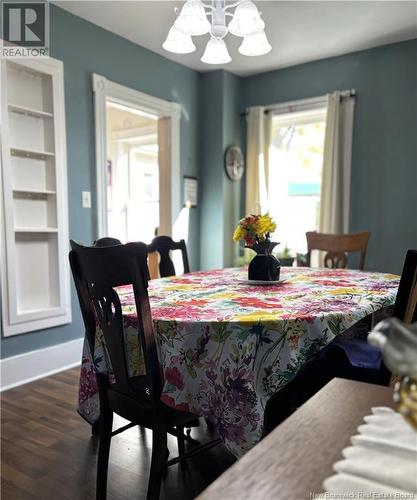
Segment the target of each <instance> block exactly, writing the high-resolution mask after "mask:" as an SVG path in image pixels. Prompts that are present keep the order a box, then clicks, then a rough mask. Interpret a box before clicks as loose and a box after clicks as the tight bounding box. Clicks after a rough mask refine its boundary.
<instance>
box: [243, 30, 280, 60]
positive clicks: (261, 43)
mask: <svg viewBox="0 0 417 500" xmlns="http://www.w3.org/2000/svg"><path fill="white" fill-rule="evenodd" d="M271 50H272V47H271V44H270V43H269V42H268V39H267V38H266V34H265V31H258V33H254V34H253V35H248V36H245V38H244V39H243V42H242V44H241V46H240V47H239V52H240V53H241V54H242V55H244V56H263V55H264V54H268V52H270V51H271Z"/></svg>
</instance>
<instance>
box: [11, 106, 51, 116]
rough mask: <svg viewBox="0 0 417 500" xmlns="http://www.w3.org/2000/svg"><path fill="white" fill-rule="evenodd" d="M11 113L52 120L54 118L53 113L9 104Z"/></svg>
mask: <svg viewBox="0 0 417 500" xmlns="http://www.w3.org/2000/svg"><path fill="white" fill-rule="evenodd" d="M9 111H11V112H12V113H19V114H21V115H29V116H34V117H35V118H52V117H53V116H54V115H53V113H49V111H41V110H40V109H33V108H28V107H27V106H20V105H19V104H9Z"/></svg>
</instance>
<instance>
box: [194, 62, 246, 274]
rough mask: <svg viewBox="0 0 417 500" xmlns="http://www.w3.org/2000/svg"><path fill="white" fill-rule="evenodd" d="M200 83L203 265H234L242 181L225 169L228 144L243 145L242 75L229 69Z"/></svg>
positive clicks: (203, 75) (211, 73)
mask: <svg viewBox="0 0 417 500" xmlns="http://www.w3.org/2000/svg"><path fill="white" fill-rule="evenodd" d="M200 78H201V85H200V92H201V94H200V103H201V108H200V109H201V112H200V115H201V117H203V118H202V122H201V125H200V144H201V148H200V155H201V156H200V185H201V186H203V187H204V188H203V189H201V219H200V220H201V224H200V240H201V242H200V247H201V253H200V266H201V268H202V269H213V268H220V267H231V266H233V264H234V261H235V258H236V255H237V250H238V247H237V245H236V244H235V243H233V241H232V233H233V227H234V225H235V223H236V220H238V219H239V212H240V210H239V203H240V193H241V181H234V182H233V181H231V180H230V179H229V178H228V177H227V175H226V173H225V170H224V153H225V151H226V149H227V147H228V146H231V145H240V142H241V141H240V138H241V126H240V116H239V113H240V112H239V109H240V89H241V78H239V77H238V76H236V75H233V74H231V73H228V72H226V71H222V70H220V71H213V72H210V73H203V74H202V75H201V77H200Z"/></svg>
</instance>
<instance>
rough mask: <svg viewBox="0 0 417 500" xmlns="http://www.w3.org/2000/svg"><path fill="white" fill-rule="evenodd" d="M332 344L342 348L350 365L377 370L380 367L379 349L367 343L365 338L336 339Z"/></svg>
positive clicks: (380, 356)
mask: <svg viewBox="0 0 417 500" xmlns="http://www.w3.org/2000/svg"><path fill="white" fill-rule="evenodd" d="M333 346H334V348H340V349H342V350H343V352H344V353H345V354H346V356H347V357H348V359H349V362H350V364H351V365H352V366H355V367H357V368H367V369H369V370H379V369H380V367H381V362H382V355H381V351H380V349H378V348H377V347H374V346H371V345H369V344H368V343H367V341H366V340H365V339H358V338H353V339H346V340H336V341H335V342H334V344H333Z"/></svg>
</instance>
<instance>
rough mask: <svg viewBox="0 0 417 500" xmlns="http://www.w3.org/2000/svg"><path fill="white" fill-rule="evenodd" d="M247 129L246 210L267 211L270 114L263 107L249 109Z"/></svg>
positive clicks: (253, 211) (247, 213)
mask: <svg viewBox="0 0 417 500" xmlns="http://www.w3.org/2000/svg"><path fill="white" fill-rule="evenodd" d="M247 123H248V129H247V162H246V163H247V169H246V212H245V215H249V214H257V213H260V212H261V213H265V212H267V211H268V179H269V146H270V142H271V123H272V116H271V114H270V113H265V108H263V107H262V106H256V107H253V108H250V109H249V113H248V118H247Z"/></svg>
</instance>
